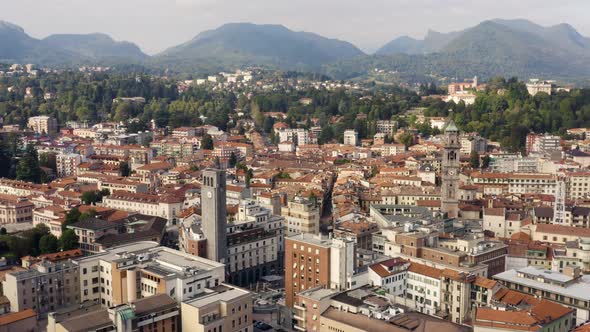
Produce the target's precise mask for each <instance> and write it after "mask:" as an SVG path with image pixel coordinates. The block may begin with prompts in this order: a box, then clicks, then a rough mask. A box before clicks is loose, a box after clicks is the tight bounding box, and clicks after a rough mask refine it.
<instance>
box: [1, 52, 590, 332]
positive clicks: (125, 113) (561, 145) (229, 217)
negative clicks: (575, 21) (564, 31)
mask: <svg viewBox="0 0 590 332" xmlns="http://www.w3.org/2000/svg"><path fill="white" fill-rule="evenodd" d="M0 90H1V91H0V123H1V129H0V138H1V148H0V150H1V152H2V154H1V155H0V164H1V167H2V170H0V174H1V175H2V178H0V224H1V227H2V228H1V229H0V255H2V259H1V260H0V265H1V266H0V278H1V281H2V287H1V293H2V296H1V297H0V302H1V304H2V306H1V307H0V314H1V315H0V331H15V330H21V331H56V332H57V331H69V332H73V331H184V332H190V331H199V332H232V331H235V332H253V331H256V332H258V331H267V330H276V331H310V332H312V331H320V332H349V331H350V332H356V331H392V332H403V331H432V330H438V329H440V330H441V331H442V330H444V331H457V332H459V331H465V332H467V331H475V332H490V331H498V332H500V331H551V332H560V331H571V330H574V331H578V332H583V331H590V324H589V323H588V322H590V276H589V275H588V274H589V273H590V187H589V184H590V139H588V137H587V135H588V133H590V125H587V126H585V124H586V123H587V122H585V121H587V120H589V119H590V118H587V117H588V113H587V112H588V110H589V107H590V106H589V105H590V98H588V96H590V92H589V90H586V89H578V88H574V87H570V86H559V85H558V84H556V82H554V81H551V80H542V79H532V80H530V81H528V80H527V81H526V82H523V81H518V80H516V79H503V78H493V79H489V80H487V81H482V80H480V79H478V77H477V76H475V77H473V78H472V79H466V80H465V81H464V82H451V83H448V84H447V85H446V86H440V87H437V86H435V85H434V84H416V85H405V86H395V87H387V86H385V87H384V86H377V87H375V86H372V85H370V84H364V83H359V82H351V81H335V80H330V79H328V78H323V77H312V76H306V75H295V74H292V73H291V74H289V75H286V74H285V73H282V72H275V71H269V70H262V69H259V68H247V69H243V70H237V71H235V72H231V73H230V72H221V73H219V74H215V75H207V76H202V77H198V78H197V77H194V78H190V79H177V78H175V77H169V76H156V75H146V74H142V75H139V74H134V75H132V74H126V73H117V72H116V71H114V70H112V69H111V68H106V67H83V68H80V69H79V70H73V71H72V70H62V69H55V70H52V69H47V68H38V67H36V66H34V65H19V64H14V65H11V66H6V67H4V68H2V71H1V72H0ZM551 98H555V99H551ZM576 98H578V99H576ZM584 98H585V99H584ZM566 104H567V105H566ZM550 105H552V106H550ZM555 105H557V106H555ZM551 107H553V108H551ZM491 110H494V111H497V113H498V112H499V113H502V114H501V115H497V117H494V118H492V115H490V113H491ZM527 112H528V113H527ZM533 112H538V114H537V113H535V114H534V115H531V116H530V117H529V114H533ZM568 112H569V113H568ZM558 113H559V114H560V115H559V116H557V115H556V114H558ZM570 113H571V114H570ZM544 117H546V119H547V121H545V118H544Z"/></svg>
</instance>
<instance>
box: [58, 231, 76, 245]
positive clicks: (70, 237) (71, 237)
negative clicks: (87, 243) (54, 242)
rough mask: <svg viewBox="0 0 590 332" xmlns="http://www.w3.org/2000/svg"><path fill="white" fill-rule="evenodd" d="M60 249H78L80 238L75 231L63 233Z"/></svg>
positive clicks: (60, 239)
mask: <svg viewBox="0 0 590 332" xmlns="http://www.w3.org/2000/svg"><path fill="white" fill-rule="evenodd" d="M59 247H60V249H61V250H71V249H76V248H78V236H77V235H76V233H74V230H73V229H66V230H65V231H63V232H62V233H61V237H60V238H59Z"/></svg>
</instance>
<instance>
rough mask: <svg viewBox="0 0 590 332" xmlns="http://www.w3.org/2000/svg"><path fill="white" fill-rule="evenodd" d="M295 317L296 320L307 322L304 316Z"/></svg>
mask: <svg viewBox="0 0 590 332" xmlns="http://www.w3.org/2000/svg"><path fill="white" fill-rule="evenodd" d="M293 318H294V319H296V320H298V321H301V322H305V318H304V317H301V316H297V315H293Z"/></svg>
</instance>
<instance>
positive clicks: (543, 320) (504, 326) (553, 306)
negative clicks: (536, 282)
mask: <svg viewBox="0 0 590 332" xmlns="http://www.w3.org/2000/svg"><path fill="white" fill-rule="evenodd" d="M498 295H499V296H498V297H497V298H498V300H495V301H494V303H493V305H491V306H489V307H482V308H478V309H477V312H476V314H475V319H474V321H473V331H474V332H503V331H538V332H541V331H555V332H567V331H572V329H573V328H574V326H575V318H574V310H572V309H570V308H567V307H564V306H562V305H559V304H557V303H554V302H551V301H547V300H542V299H536V298H534V297H531V296H527V295H526V294H521V293H518V292H514V291H511V290H507V289H504V290H502V292H501V293H499V294H498Z"/></svg>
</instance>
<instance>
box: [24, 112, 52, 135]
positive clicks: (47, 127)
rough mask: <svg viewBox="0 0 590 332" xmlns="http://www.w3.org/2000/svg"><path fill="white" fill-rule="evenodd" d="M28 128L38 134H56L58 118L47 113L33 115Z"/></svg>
mask: <svg viewBox="0 0 590 332" xmlns="http://www.w3.org/2000/svg"><path fill="white" fill-rule="evenodd" d="M27 128H29V129H31V130H32V131H34V132H35V133H37V134H55V133H56V132H57V120H55V118H52V117H49V116H46V115H40V116H32V117H30V118H29V121H28V122H27Z"/></svg>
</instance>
